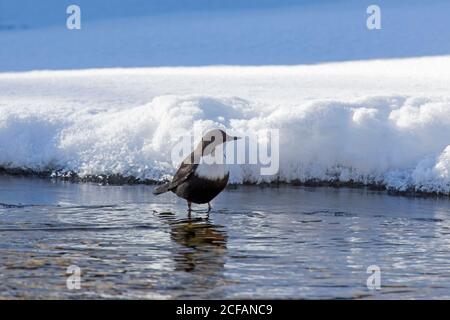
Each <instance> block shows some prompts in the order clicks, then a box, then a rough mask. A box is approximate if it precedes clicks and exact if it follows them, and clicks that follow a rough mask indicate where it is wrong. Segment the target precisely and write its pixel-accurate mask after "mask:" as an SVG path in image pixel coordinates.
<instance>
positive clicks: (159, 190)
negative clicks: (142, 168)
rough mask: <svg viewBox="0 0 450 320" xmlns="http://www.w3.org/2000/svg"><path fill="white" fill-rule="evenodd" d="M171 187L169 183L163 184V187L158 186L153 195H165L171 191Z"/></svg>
mask: <svg viewBox="0 0 450 320" xmlns="http://www.w3.org/2000/svg"><path fill="white" fill-rule="evenodd" d="M169 186H170V183H169V182H167V183H164V184H162V185H160V186H157V187H156V188H155V189H154V190H153V194H156V195H158V194H161V193H165V192H167V191H169Z"/></svg>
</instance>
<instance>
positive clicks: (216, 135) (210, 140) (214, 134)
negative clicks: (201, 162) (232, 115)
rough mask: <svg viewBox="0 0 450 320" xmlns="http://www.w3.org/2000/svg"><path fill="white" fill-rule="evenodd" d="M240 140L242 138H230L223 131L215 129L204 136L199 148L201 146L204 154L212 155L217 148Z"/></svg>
mask: <svg viewBox="0 0 450 320" xmlns="http://www.w3.org/2000/svg"><path fill="white" fill-rule="evenodd" d="M239 139H240V137H235V136H230V135H229V134H227V133H226V132H225V131H223V130H220V129H213V130H210V131H208V132H207V133H205V134H204V135H203V137H202V141H201V142H200V144H199V147H200V146H201V150H202V154H203V155H207V154H210V153H212V152H213V151H214V149H215V148H216V147H217V146H219V145H221V144H224V143H226V142H228V141H236V140H239Z"/></svg>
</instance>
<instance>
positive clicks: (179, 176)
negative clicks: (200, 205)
mask: <svg viewBox="0 0 450 320" xmlns="http://www.w3.org/2000/svg"><path fill="white" fill-rule="evenodd" d="M197 166H198V164H188V163H184V162H183V163H182V164H181V166H180V168H178V171H177V173H175V175H174V176H173V179H172V182H170V183H169V187H168V190H172V189H175V188H176V187H178V186H179V185H180V184H182V183H183V182H184V181H186V180H187V179H188V178H189V177H190V176H191V175H192V174H193V173H194V171H195V169H196V168H197Z"/></svg>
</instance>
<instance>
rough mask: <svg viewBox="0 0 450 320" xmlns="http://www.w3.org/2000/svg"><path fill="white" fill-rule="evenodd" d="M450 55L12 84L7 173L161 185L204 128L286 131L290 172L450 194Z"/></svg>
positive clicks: (4, 129)
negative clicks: (192, 135)
mask: <svg viewBox="0 0 450 320" xmlns="http://www.w3.org/2000/svg"><path fill="white" fill-rule="evenodd" d="M449 71H450V57H448V56H443V57H429V58H412V59H397V60H379V61H361V62H359V61H355V62H345V63H331V64H322V65H313V66H290V67H283V66H278V67H275V66H271V67H264V66H262V67H192V68H139V69H95V70H94V69H93V70H75V71H37V72H24V73H1V74H0V110H1V112H0V167H2V168H6V169H8V170H10V169H17V168H20V169H26V170H31V171H34V172H43V171H45V172H48V171H55V172H56V171H57V172H59V173H62V174H65V173H68V172H73V173H76V174H77V175H79V176H80V177H87V176H89V177H92V176H98V175H111V174H113V175H120V176H124V177H130V176H132V177H135V178H138V179H148V180H160V179H163V178H165V177H167V176H168V175H170V174H172V173H173V172H174V168H173V166H172V165H171V162H170V152H171V148H172V147H173V145H174V144H175V143H176V142H177V141H178V138H179V137H180V135H182V134H186V133H189V132H192V130H193V129H194V128H206V127H209V126H214V125H217V126H222V127H224V128H227V129H231V130H234V131H236V132H240V131H241V132H243V131H247V132H248V131H250V132H252V131H253V132H257V131H258V130H262V129H267V128H270V129H279V130H280V139H281V143H280V172H279V174H278V175H275V176H260V175H259V170H258V168H257V167H256V166H252V165H244V166H239V167H237V166H233V167H232V176H231V181H232V182H234V183H246V182H250V183H258V182H275V181H276V182H279V181H281V182H288V183H290V182H307V181H317V182H337V181H339V182H342V183H357V184H376V185H382V186H385V187H387V188H390V189H393V190H398V191H406V190H415V191H422V192H432V193H444V194H450V93H449V92H448V83H450V72H449Z"/></svg>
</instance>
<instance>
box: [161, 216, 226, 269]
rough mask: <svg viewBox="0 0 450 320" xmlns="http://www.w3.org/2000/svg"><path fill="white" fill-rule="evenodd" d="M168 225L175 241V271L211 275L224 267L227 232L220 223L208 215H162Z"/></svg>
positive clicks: (171, 236)
mask: <svg viewBox="0 0 450 320" xmlns="http://www.w3.org/2000/svg"><path fill="white" fill-rule="evenodd" d="M162 218H163V219H164V220H166V222H167V223H168V224H169V226H170V238H171V240H172V241H173V242H174V244H176V250H175V252H174V262H175V270H176V271H184V272H190V273H195V274H199V275H202V276H214V275H217V274H220V273H221V272H222V271H223V268H224V265H225V254H226V250H227V234H226V232H225V230H224V228H223V227H222V226H218V225H214V224H212V223H211V222H210V220H209V218H200V217H198V218H194V217H191V216H189V217H188V218H186V219H181V220H180V219H175V217H174V216H165V217H162Z"/></svg>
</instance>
